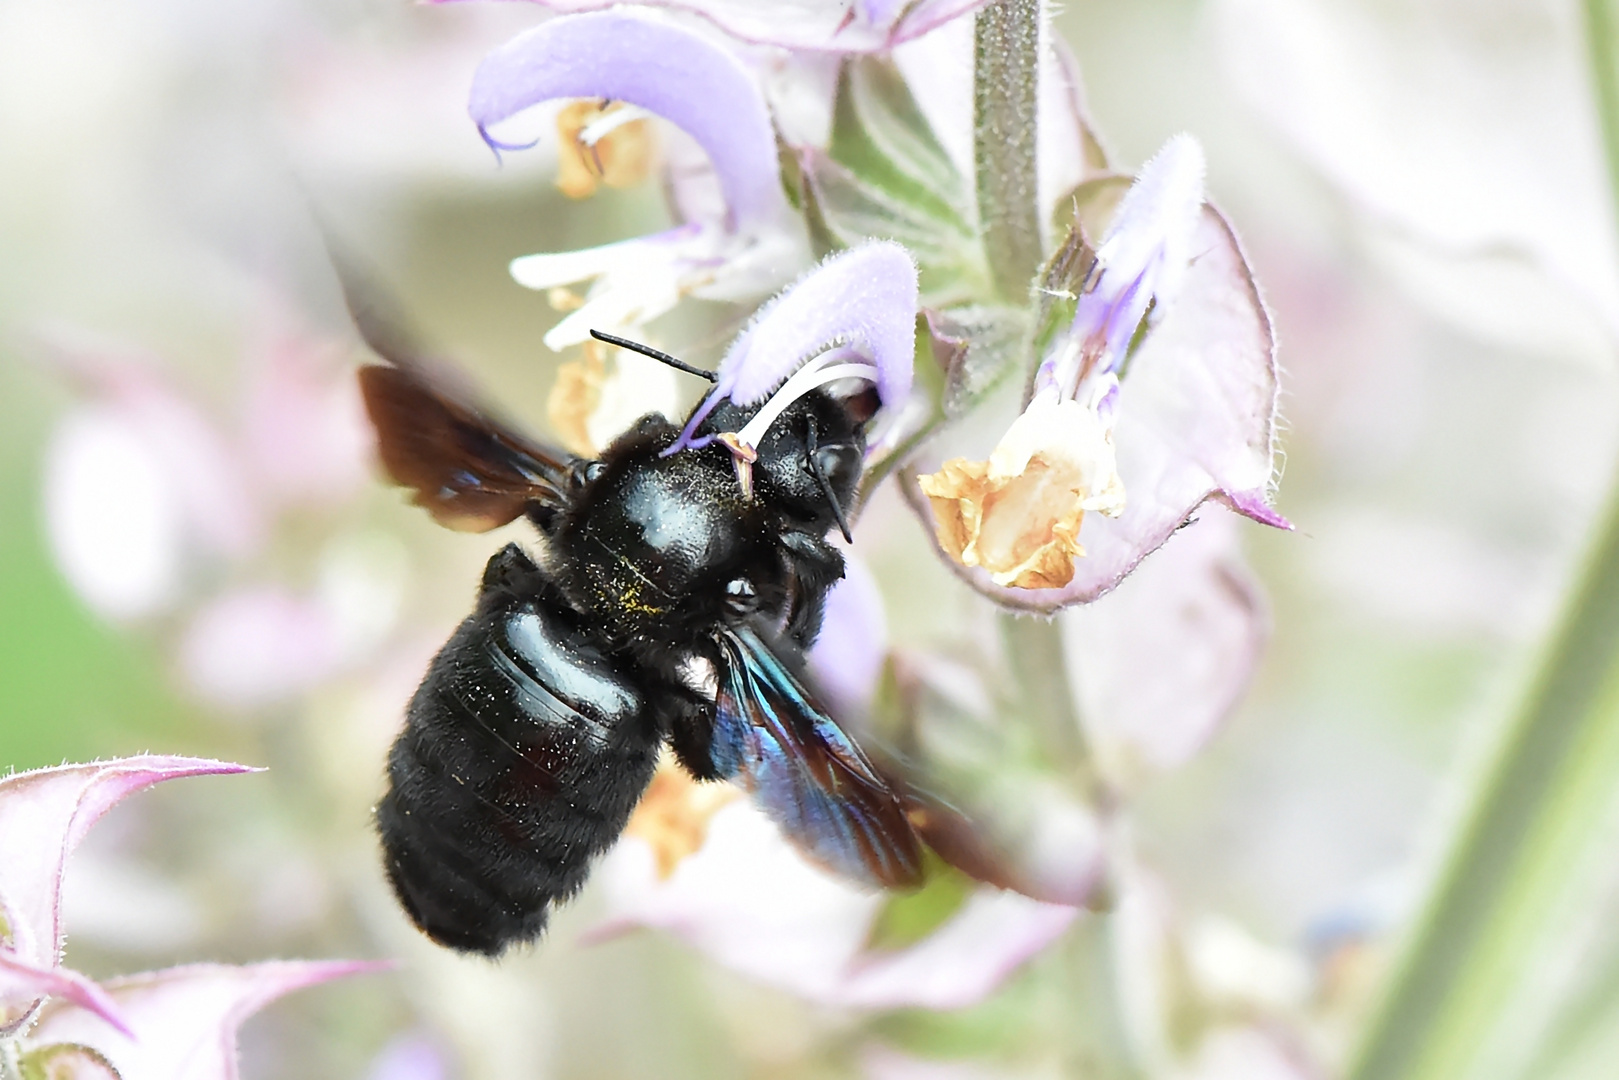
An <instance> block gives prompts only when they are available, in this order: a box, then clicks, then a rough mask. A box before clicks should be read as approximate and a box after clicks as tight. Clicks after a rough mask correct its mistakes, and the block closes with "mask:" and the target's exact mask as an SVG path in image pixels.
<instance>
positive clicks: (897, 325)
mask: <svg viewBox="0 0 1619 1080" xmlns="http://www.w3.org/2000/svg"><path fill="white" fill-rule="evenodd" d="M916 304H917V280H916V264H915V263H914V262H913V261H912V260H911V256H910V255H909V253H907V252H906V250H905V249H904V248H902V247H900V246H899V245H898V244H895V243H890V242H887V241H878V242H876V243H870V244H863V245H861V246H860V247H857V248H854V249H852V250H849V251H845V252H842V253H841V254H838V255H834V256H832V257H831V258H829V259H827V260H826V261H825V262H823V263H822V264H821V265H820V266H818V267H816V268H815V269H814V270H811V271H810V272H809V273H808V274H806V275H805V276H804V277H802V278H800V279H799V281H798V283H797V284H796V285H793V286H791V287H789V288H788V289H787V291H786V292H784V293H782V294H781V295H780V296H778V297H777V298H776V299H774V300H772V301H771V302H770V303H769V304H767V305H765V307H764V308H763V309H762V310H761V311H760V312H759V314H758V316H756V317H755V319H754V321H753V323H752V325H750V326H749V327H748V329H747V330H746V331H745V332H744V333H743V334H742V335H741V336H740V337H738V338H737V340H736V342H735V344H733V345H732V346H731V349H730V351H729V352H727V353H726V354H725V360H724V361H723V362H722V363H721V364H720V369H719V381H718V382H717V383H716V384H715V388H714V395H713V396H714V397H716V398H719V397H729V398H730V399H731V400H732V401H734V402H736V403H737V404H738V405H752V404H755V403H757V402H759V401H761V400H763V399H764V398H765V397H766V396H768V395H769V394H770V392H771V391H772V390H774V389H775V388H776V387H777V386H779V385H781V383H782V382H783V380H785V379H786V378H787V377H788V376H789V375H791V374H792V373H793V371H794V370H795V369H796V368H797V367H798V366H799V365H800V364H802V363H803V362H804V361H805V360H806V359H808V358H810V357H811V356H813V355H815V354H816V353H818V352H821V351H823V350H824V349H826V348H827V347H828V346H831V345H833V344H843V345H846V346H848V347H849V348H851V349H853V350H854V351H856V352H858V353H860V354H861V355H862V356H863V357H864V358H865V359H867V360H869V361H871V362H872V363H875V364H876V365H877V370H878V379H877V393H878V394H879V395H880V396H881V398H882V401H883V404H884V405H885V406H888V407H890V408H892V407H894V406H897V405H899V404H900V403H901V402H903V401H904V400H905V399H906V398H907V397H908V396H909V395H910V392H911V375H912V372H911V359H912V355H913V352H914V345H913V342H912V333H913V327H914V325H915V323H916Z"/></svg>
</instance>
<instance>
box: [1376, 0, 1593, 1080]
mask: <svg viewBox="0 0 1619 1080" xmlns="http://www.w3.org/2000/svg"><path fill="white" fill-rule="evenodd" d="M1615 7H1616V2H1615V0H1587V3H1586V16H1587V20H1588V26H1587V29H1588V31H1589V33H1590V44H1591V49H1592V57H1593V61H1594V65H1593V66H1594V71H1595V83H1596V88H1597V97H1598V108H1599V111H1600V114H1601V118H1602V125H1603V137H1604V140H1605V142H1606V145H1607V151H1608V160H1609V163H1610V181H1612V180H1619V66H1616V59H1619V57H1616V49H1615V44H1616V39H1615V35H1614V28H1615V26H1616V25H1619V23H1616V21H1615V18H1614V14H1615ZM1616 480H1619V474H1616ZM1616 811H1619V483H1616V487H1615V490H1614V492H1613V493H1612V494H1611V495H1610V496H1609V505H1608V507H1607V509H1606V511H1605V513H1604V515H1603V520H1602V522H1601V523H1600V526H1599V529H1598V532H1597V534H1596V538H1595V542H1594V543H1593V544H1592V546H1591V548H1590V551H1589V553H1588V555H1587V557H1586V562H1585V565H1584V566H1583V568H1582V569H1581V572H1580V573H1579V575H1578V576H1577V578H1576V579H1575V581H1574V583H1573V587H1572V589H1571V590H1570V592H1569V594H1568V598H1567V600H1566V608H1565V610H1564V612H1563V615H1562V618H1561V621H1560V623H1559V625H1558V626H1557V628H1556V630H1555V632H1554V633H1553V635H1552V637H1551V639H1550V640H1549V642H1548V643H1547V646H1546V651H1545V653H1544V654H1543V656H1542V658H1541V662H1540V664H1539V667H1538V669H1537V670H1536V673H1535V675H1534V677H1533V679H1532V680H1531V681H1530V683H1529V686H1528V688H1527V691H1526V693H1525V694H1524V696H1523V698H1522V700H1521V702H1520V703H1519V705H1518V707H1517V710H1516V712H1515V713H1513V714H1511V715H1510V716H1509V717H1508V718H1507V722H1506V724H1505V726H1504V728H1503V729H1502V731H1501V733H1500V739H1499V742H1498V743H1497V745H1496V747H1495V756H1494V758H1493V759H1492V760H1491V761H1490V763H1489V765H1488V767H1487V768H1486V769H1485V770H1484V771H1483V772H1482V773H1481V774H1480V786H1479V787H1478V788H1477V790H1476V791H1475V792H1474V793H1473V801H1472V804H1471V807H1470V811H1469V813H1468V815H1467V817H1466V818H1464V819H1463V824H1462V828H1461V830H1460V832H1459V834H1458V835H1457V836H1456V838H1455V840H1454V845H1453V847H1452V849H1451V850H1450V852H1449V853H1448V861H1447V862H1446V863H1445V864H1444V866H1443V869H1442V871H1441V874H1440V876H1439V878H1438V879H1437V882H1436V886H1435V888H1434V890H1433V892H1432V893H1431V895H1430V896H1429V898H1428V903H1427V907H1426V909H1425V910H1424V912H1423V914H1422V916H1421V917H1420V919H1419V921H1418V923H1417V925H1416V927H1415V928H1414V931H1413V933H1412V935H1411V937H1410V939H1409V940H1408V941H1407V943H1406V945H1405V948H1404V950H1403V952H1402V954H1401V957H1400V959H1399V962H1398V964H1397V966H1396V969H1395V971H1394V974H1393V978H1392V982H1391V984H1390V988H1389V991H1388V993H1387V995H1386V996H1385V998H1384V1000H1383V1001H1382V1003H1381V1005H1380V1007H1379V1011H1378V1012H1377V1014H1376V1015H1375V1016H1374V1017H1373V1019H1372V1023H1371V1026H1370V1028H1369V1029H1368V1031H1367V1034H1366V1037H1365V1039H1364V1040H1363V1042H1362V1043H1361V1046H1360V1049H1359V1053H1358V1055H1357V1058H1356V1060H1355V1061H1354V1064H1353V1068H1352V1071H1351V1072H1350V1074H1349V1075H1350V1076H1351V1077H1352V1078H1353V1080H1465V1078H1468V1077H1475V1076H1479V1075H1483V1074H1486V1073H1487V1074H1489V1075H1503V1072H1502V1070H1503V1068H1507V1069H1508V1070H1509V1071H1508V1072H1506V1073H1504V1074H1505V1075H1510V1074H1511V1070H1510V1064H1509V1063H1508V1062H1507V1061H1505V1060H1503V1057H1507V1058H1510V1057H1512V1056H1514V1055H1517V1054H1522V1053H1524V1051H1525V1050H1526V1049H1529V1048H1525V1047H1523V1046H1520V1045H1512V1044H1513V1043H1514V1041H1515V1040H1514V1039H1513V1038H1512V1037H1503V1035H1502V1034H1501V1033H1503V1032H1513V1033H1514V1034H1517V1035H1520V1036H1531V1035H1532V1033H1531V1032H1529V1031H1525V1029H1524V1028H1523V1027H1522V1026H1521V1025H1516V1026H1515V1021H1517V1020H1519V1018H1520V1017H1521V1016H1522V1014H1523V1013H1525V1012H1526V1011H1533V1010H1534V1009H1535V1008H1541V1007H1546V1006H1547V1005H1548V1003H1546V1002H1543V1001H1536V1000H1533V997H1534V993H1535V992H1534V990H1533V987H1534V985H1536V983H1535V980H1534V978H1533V976H1534V974H1535V972H1536V967H1537V963H1539V962H1540V961H1541V960H1542V959H1543V957H1544V956H1545V955H1546V953H1547V950H1548V949H1549V948H1552V947H1554V946H1555V943H1556V941H1557V938H1558V934H1559V932H1560V931H1561V930H1562V929H1564V928H1565V927H1566V926H1567V925H1568V924H1569V923H1570V922H1571V921H1574V920H1575V919H1577V918H1578V916H1580V915H1582V914H1587V913H1586V912H1582V911H1581V910H1580V909H1581V907H1582V906H1584V905H1585V904H1588V902H1589V898H1590V897H1591V895H1592V892H1591V888H1592V885H1591V882H1592V879H1593V874H1594V871H1595V870H1596V869H1597V868H1600V866H1601V865H1602V864H1603V863H1604V862H1605V861H1606V858H1605V856H1606V854H1607V850H1606V847H1605V845H1611V843H1612V837H1611V827H1612V823H1613V821H1614V814H1615V812H1616ZM1526 987H1527V988H1528V989H1527V990H1526ZM1550 1004H1551V1005H1555V1003H1550Z"/></svg>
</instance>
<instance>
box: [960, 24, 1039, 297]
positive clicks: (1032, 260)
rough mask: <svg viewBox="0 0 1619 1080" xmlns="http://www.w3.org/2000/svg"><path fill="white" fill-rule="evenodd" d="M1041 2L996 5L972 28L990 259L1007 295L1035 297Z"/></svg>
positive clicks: (981, 199)
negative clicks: (1032, 294)
mask: <svg viewBox="0 0 1619 1080" xmlns="http://www.w3.org/2000/svg"><path fill="white" fill-rule="evenodd" d="M1044 17H1045V14H1044V10H1043V6H1042V3H1041V0H995V2H994V3H992V4H989V5H988V6H987V7H984V8H982V9H981V10H980V11H979V12H978V14H977V15H976V16H975V17H974V22H973V167H974V173H975V180H976V182H977V187H978V222H979V227H980V228H981V229H982V230H983V234H984V255H985V258H986V259H987V260H988V263H989V272H990V277H991V278H992V279H993V281H994V283H995V290H996V292H997V293H999V294H1000V296H1001V297H1002V298H1003V299H1005V300H1008V301H1010V302H1012V303H1014V304H1023V303H1025V302H1026V301H1027V300H1028V298H1029V281H1030V279H1031V278H1032V277H1033V276H1034V272H1035V270H1036V269H1037V268H1038V267H1039V265H1040V249H1041V239H1040V212H1039V193H1038V190H1037V179H1038V171H1037V168H1036V157H1035V150H1036V146H1037V145H1038V129H1037V127H1036V123H1035V120H1036V114H1037V111H1038V110H1037V104H1038V100H1039V91H1040V37H1041V30H1042V26H1041V22H1042V20H1043V19H1044Z"/></svg>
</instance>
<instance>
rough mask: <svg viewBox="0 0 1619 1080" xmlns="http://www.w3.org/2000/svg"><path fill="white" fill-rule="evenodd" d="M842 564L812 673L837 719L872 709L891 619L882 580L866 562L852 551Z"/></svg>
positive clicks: (828, 603) (829, 599) (814, 654)
mask: <svg viewBox="0 0 1619 1080" xmlns="http://www.w3.org/2000/svg"><path fill="white" fill-rule="evenodd" d="M843 560H844V571H843V580H842V581H839V582H838V583H837V584H836V585H834V586H832V591H831V592H829V593H827V595H826V615H825V617H824V618H823V619H822V622H821V634H820V636H819V637H817V638H816V639H815V644H814V646H812V647H811V649H810V651H809V670H810V674H812V675H813V676H814V677H815V682H816V685H817V687H818V688H819V689H820V690H822V691H824V692H825V693H826V696H827V697H828V698H829V699H830V703H831V705H832V707H833V710H834V712H835V713H836V714H837V715H840V716H858V715H860V714H862V713H864V712H865V711H866V709H867V707H868V706H869V705H870V704H871V697H872V695H873V694H874V693H876V691H877V680H878V679H879V678H880V677H881V675H882V672H883V664H884V663H885V662H886V660H887V658H888V617H887V615H886V614H885V612H884V610H883V594H882V591H881V590H880V589H878V587H877V579H876V578H875V577H873V576H872V573H871V571H870V570H868V569H866V565H865V563H863V562H861V561H860V559H859V558H857V557H856V556H855V555H854V553H853V552H850V551H845V552H844V553H843Z"/></svg>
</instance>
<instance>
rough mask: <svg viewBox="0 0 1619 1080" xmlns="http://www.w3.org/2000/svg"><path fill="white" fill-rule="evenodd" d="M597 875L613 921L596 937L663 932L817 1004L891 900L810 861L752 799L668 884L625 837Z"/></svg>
mask: <svg viewBox="0 0 1619 1080" xmlns="http://www.w3.org/2000/svg"><path fill="white" fill-rule="evenodd" d="M594 876H595V878H596V880H597V881H598V882H599V883H600V885H601V888H602V890H603V892H604V894H605V896H606V900H607V908H608V916H607V919H606V921H605V922H604V923H603V924H602V925H601V926H600V927H599V928H598V929H597V930H596V931H594V932H593V934H592V935H591V936H592V938H593V939H595V940H601V939H603V938H606V937H609V936H613V935H616V934H619V933H623V932H625V931H628V930H631V929H634V928H636V927H652V928H656V929H661V930H665V931H668V932H669V933H671V934H673V935H675V936H676V937H678V938H680V939H681V940H682V941H685V942H686V943H687V944H689V945H692V946H693V947H695V948H697V949H699V950H700V951H702V952H703V953H705V954H706V955H707V956H709V957H710V958H711V959H713V960H715V961H716V962H718V963H720V964H723V965H724V966H726V967H728V968H731V969H732V970H734V971H738V972H741V973H742V974H744V975H747V976H750V977H752V978H755V979H758V980H759V981H761V982H765V983H769V984H771V985H773V986H780V987H782V988H784V989H787V990H790V991H792V992H793V993H796V994H799V995H801V996H803V997H807V998H811V999H816V1000H821V999H825V998H826V997H827V996H828V995H830V994H831V993H833V992H834V990H835V989H836V987H837V986H838V985H839V983H840V982H841V980H842V978H843V973H844V971H845V970H846V969H847V968H848V966H849V965H850V964H852V963H853V961H854V959H855V957H856V956H857V955H858V954H859V952H860V949H861V946H862V945H863V944H864V942H865V940H866V936H867V934H868V933H869V931H870V927H871V923H872V920H873V919H875V918H876V916H877V913H878V911H879V910H880V909H881V907H882V904H883V898H882V895H881V894H880V893H876V892H871V891H868V890H864V889H859V888H856V887H855V886H853V885H850V884H848V883H847V882H845V881H843V880H841V879H839V878H836V877H834V876H833V875H831V874H828V873H827V872H825V871H823V870H821V869H819V868H818V867H814V866H811V865H810V864H809V863H807V862H805V861H804V859H803V858H802V857H801V856H800V855H799V854H798V852H797V851H796V850H795V849H794V848H793V847H792V845H791V844H789V843H788V842H787V840H786V839H784V838H783V837H782V835H781V830H780V829H778V828H777V827H776V825H775V823H774V822H772V821H771V820H770V819H769V818H768V817H766V816H765V814H764V812H763V811H761V810H760V809H758V808H757V807H755V806H754V805H753V804H752V803H751V802H748V801H746V800H739V801H737V802H734V803H731V804H729V805H727V806H724V807H721V808H720V809H719V810H718V811H717V812H716V813H715V814H714V816H713V817H712V818H711V819H710V820H709V823H708V836H707V839H706V841H705V842H704V844H703V846H702V847H701V848H699V849H698V850H697V851H696V852H695V853H694V854H692V855H689V856H687V857H686V858H684V859H682V860H681V861H680V863H679V864H678V865H677V866H676V867H675V870H674V873H673V874H672V875H670V876H669V877H668V878H667V879H660V878H659V877H658V871H657V866H656V860H655V858H654V855H653V853H652V851H651V849H650V848H649V847H648V846H647V845H646V844H645V842H643V841H641V840H640V839H638V838H636V837H627V838H625V839H624V840H622V841H620V842H619V844H618V846H617V847H615V848H614V849H613V851H612V852H611V853H609V855H608V856H607V858H606V859H604V860H603V861H602V863H601V864H600V865H599V866H598V867H597V869H596V871H595V875H594Z"/></svg>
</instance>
